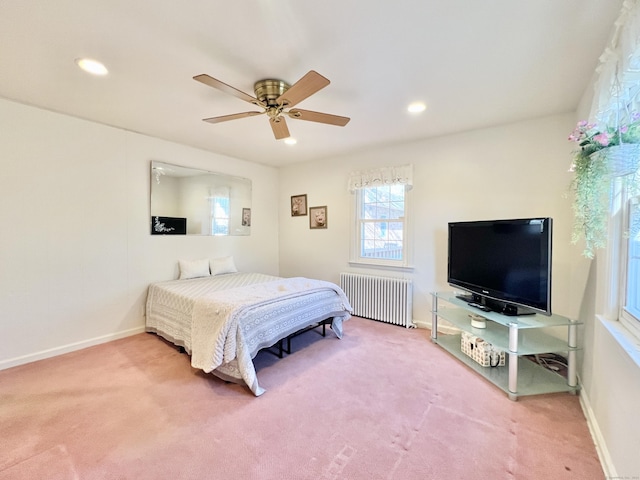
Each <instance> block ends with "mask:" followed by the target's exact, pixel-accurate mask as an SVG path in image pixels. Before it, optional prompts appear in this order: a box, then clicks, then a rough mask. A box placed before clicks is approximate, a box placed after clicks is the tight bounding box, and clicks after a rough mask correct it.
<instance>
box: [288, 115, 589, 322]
mask: <svg viewBox="0 0 640 480" xmlns="http://www.w3.org/2000/svg"><path fill="white" fill-rule="evenodd" d="M573 125H574V117H573V115H559V116H553V117H547V118H541V119H535V120H530V121H526V122H521V123H517V124H512V125H506V126H500V127H495V128H488V129H483V130H477V131H473V132H467V133H462V134H457V135H451V136H446V137H439V138H434V139H429V140H423V141H419V142H414V143H406V144H402V145H395V146H392V147H386V148H377V149H375V150H371V151H367V152H362V153H357V154H353V155H348V156H344V157H340V158H334V159H325V160H322V161H318V162H313V163H307V164H302V165H292V166H288V167H286V168H282V169H281V171H280V273H281V274H282V275H284V276H294V275H305V276H311V277H317V278H322V279H325V280H330V281H334V282H337V281H338V280H339V272H341V271H361V272H363V273H378V272H379V271H377V270H375V269H363V268H357V267H350V266H349V263H348V260H349V236H350V205H351V202H352V201H353V197H352V196H351V195H350V194H349V193H348V192H347V178H348V174H349V172H350V171H353V170H358V169H362V168H369V167H375V166H382V165H402V164H406V163H412V164H413V165H414V188H413V189H412V190H411V192H410V195H411V196H412V197H413V198H412V201H413V214H412V215H411V218H412V221H413V225H414V229H413V236H412V238H411V241H412V243H413V248H414V267H415V268H414V270H413V272H411V273H406V272H400V271H391V272H387V273H388V274H390V275H394V276H403V277H409V278H412V279H413V280H414V320H416V321H418V322H422V323H430V321H431V317H430V310H431V298H430V295H429V293H430V292H432V291H434V290H442V289H448V288H449V287H447V284H446V268H447V244H446V242H447V222H449V221H455V220H480V219H495V218H518V217H521V218H522V217H530V216H551V217H553V219H554V242H553V250H554V252H553V258H554V263H553V292H552V295H553V309H554V311H555V312H556V313H559V314H564V315H570V316H574V317H575V315H577V313H578V311H577V306H578V304H579V301H578V299H576V298H573V294H574V292H572V289H571V286H570V277H571V270H570V263H571V261H570V258H571V255H572V250H574V249H575V248H576V247H573V246H572V245H570V230H571V218H572V214H571V202H570V199H569V198H566V193H567V192H568V185H569V183H570V180H571V174H570V173H568V171H567V169H568V166H569V164H570V162H571V157H570V152H571V149H572V146H571V145H570V143H569V142H568V141H567V135H568V134H567V132H570V131H571V130H572V129H573ZM304 193H306V194H307V200H308V205H309V206H316V205H327V207H328V218H329V221H328V225H329V226H328V229H326V230H310V229H309V219H308V216H307V217H291V214H290V197H291V196H292V195H297V194H304ZM383 273H384V272H383ZM580 298H581V297H580Z"/></svg>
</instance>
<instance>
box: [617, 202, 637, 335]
mask: <svg viewBox="0 0 640 480" xmlns="http://www.w3.org/2000/svg"><path fill="white" fill-rule="evenodd" d="M626 206H627V208H626V212H625V217H626V222H624V237H623V238H624V246H623V248H622V255H621V271H622V273H623V275H622V276H621V277H622V285H621V286H622V288H621V289H620V290H621V298H620V306H621V308H620V321H621V322H623V323H624V324H625V325H626V326H627V327H628V328H629V329H630V330H632V331H634V332H635V333H637V334H638V335H639V336H640V196H633V197H631V198H630V199H629V200H628V201H627V202H626Z"/></svg>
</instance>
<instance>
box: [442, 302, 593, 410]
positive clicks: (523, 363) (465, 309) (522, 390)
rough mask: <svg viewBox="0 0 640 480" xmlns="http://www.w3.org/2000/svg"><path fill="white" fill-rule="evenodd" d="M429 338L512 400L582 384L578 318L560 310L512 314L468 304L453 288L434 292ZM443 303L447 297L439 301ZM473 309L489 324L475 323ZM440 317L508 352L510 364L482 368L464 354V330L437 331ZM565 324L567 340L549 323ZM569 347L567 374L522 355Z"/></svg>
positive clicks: (558, 326)
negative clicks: (454, 332) (578, 367)
mask: <svg viewBox="0 0 640 480" xmlns="http://www.w3.org/2000/svg"><path fill="white" fill-rule="evenodd" d="M431 295H432V296H433V308H432V311H431V315H432V327H431V341H432V342H434V343H436V344H438V345H440V346H441V347H442V348H444V349H445V350H446V351H447V352H449V353H451V354H452V355H453V356H454V357H456V358H457V359H458V360H460V361H462V362H463V363H464V364H466V365H467V366H469V367H470V368H472V369H473V370H475V371H476V372H478V373H479V374H480V375H482V376H483V377H485V378H486V379H487V380H489V381H490V382H492V383H493V384H494V385H496V386H497V387H499V388H500V389H502V390H503V391H504V392H506V393H507V394H508V396H509V398H510V399H511V400H517V399H518V397H520V396H524V395H539V394H544V393H557V392H570V393H574V394H575V393H576V392H577V391H578V389H579V386H578V382H577V372H576V351H577V350H578V347H577V328H578V325H580V324H581V323H580V322H575V321H572V320H570V319H569V318H567V317H563V316H560V315H551V316H545V315H537V314H536V315H524V316H518V317H511V316H506V315H502V314H500V313H496V312H485V311H482V310H479V309H478V308H475V307H473V306H471V305H469V304H468V303H467V302H465V301H464V300H461V299H459V298H457V297H456V296H455V294H454V293H453V292H434V293H432V294H431ZM440 302H446V305H444V306H441V305H440ZM469 314H477V315H482V316H483V317H485V318H486V319H487V320H488V321H487V322H486V323H487V328H473V327H472V326H471V320H470V318H469ZM438 318H441V319H442V320H445V321H447V322H449V323H450V324H452V325H453V326H454V327H456V328H457V329H459V330H461V331H463V332H467V333H470V334H472V335H475V336H478V337H480V338H482V339H484V340H485V341H486V342H488V343H491V344H492V345H493V346H494V347H496V348H497V349H500V350H503V351H505V352H506V354H507V355H506V364H505V366H502V367H483V366H481V365H480V364H478V363H476V362H475V361H474V360H472V359H471V358H470V357H468V356H467V355H465V354H464V353H463V352H462V350H461V348H460V341H461V335H460V334H457V335H444V334H443V335H440V336H439V335H438ZM554 327H557V328H565V329H566V330H567V340H566V341H564V340H562V339H560V338H557V337H556V336H554V335H551V334H549V331H548V330H547V331H542V329H548V328H554ZM559 352H567V377H566V378H565V377H563V376H562V375H560V374H558V373H556V372H554V371H551V370H548V369H547V368H545V367H543V366H541V365H539V364H537V363H535V362H533V361H530V360H528V359H526V358H520V357H523V356H525V355H536V354H543V353H559Z"/></svg>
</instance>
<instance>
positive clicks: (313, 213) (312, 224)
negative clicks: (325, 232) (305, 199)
mask: <svg viewBox="0 0 640 480" xmlns="http://www.w3.org/2000/svg"><path fill="white" fill-rule="evenodd" d="M327 223H328V222H327V206H326V205H325V206H323V207H309V228H327Z"/></svg>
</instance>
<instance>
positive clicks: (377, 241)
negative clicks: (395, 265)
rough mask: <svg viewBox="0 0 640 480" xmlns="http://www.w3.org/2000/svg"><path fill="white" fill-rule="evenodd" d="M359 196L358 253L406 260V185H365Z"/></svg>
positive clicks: (364, 255) (366, 256) (363, 255)
mask: <svg viewBox="0 0 640 480" xmlns="http://www.w3.org/2000/svg"><path fill="white" fill-rule="evenodd" d="M358 197H359V198H358V224H359V228H358V230H359V234H358V238H359V239H360V241H359V254H358V256H359V257H360V258H364V259H378V260H383V259H384V260H395V261H403V259H404V243H405V237H406V235H405V228H404V225H405V221H404V219H405V208H404V203H405V201H404V185H386V186H382V187H371V188H363V189H361V190H359V192H358Z"/></svg>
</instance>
